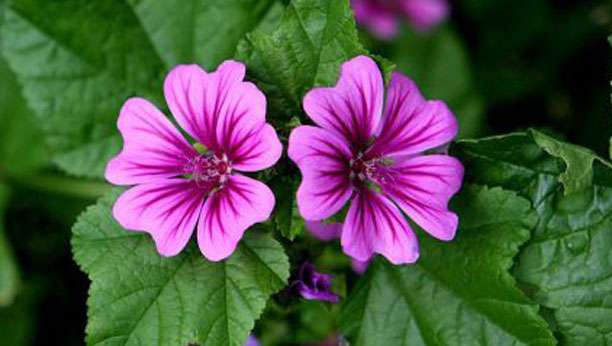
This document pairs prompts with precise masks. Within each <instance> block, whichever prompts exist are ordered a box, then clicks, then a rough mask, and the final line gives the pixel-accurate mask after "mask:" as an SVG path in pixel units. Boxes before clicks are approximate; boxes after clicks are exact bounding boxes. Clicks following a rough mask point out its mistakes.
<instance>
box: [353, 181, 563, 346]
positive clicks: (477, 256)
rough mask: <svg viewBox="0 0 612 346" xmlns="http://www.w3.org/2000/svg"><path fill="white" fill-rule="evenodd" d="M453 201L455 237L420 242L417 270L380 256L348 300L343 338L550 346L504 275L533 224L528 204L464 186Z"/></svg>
mask: <svg viewBox="0 0 612 346" xmlns="http://www.w3.org/2000/svg"><path fill="white" fill-rule="evenodd" d="M453 202H454V203H453V204H454V205H453V210H455V211H456V212H457V213H458V214H459V218H460V220H461V222H460V224H459V225H460V229H459V231H458V234H457V237H456V239H455V240H453V241H452V242H449V243H442V242H439V241H437V240H434V239H432V238H431V237H430V236H424V237H420V244H421V258H420V259H419V261H418V262H417V263H416V264H415V265H405V266H394V265H391V264H390V263H388V262H386V261H384V260H382V258H380V257H379V258H377V260H375V261H374V263H373V264H372V265H371V267H370V268H369V269H368V271H367V273H366V275H365V276H364V277H363V278H362V279H361V280H360V281H359V283H358V284H357V287H356V288H355V289H354V291H353V293H352V294H351V296H349V297H348V298H347V300H346V305H345V307H344V310H343V317H342V325H343V328H344V330H345V332H346V333H347V334H348V335H350V336H351V337H352V339H353V340H354V342H355V345H490V344H495V345H553V344H554V343H555V341H554V338H553V336H552V334H551V333H550V331H549V330H548V329H547V325H546V322H545V321H544V320H543V319H542V318H541V317H540V316H539V315H538V307H537V305H535V304H534V303H532V302H531V301H530V300H528V299H527V298H526V297H525V296H524V295H523V294H522V292H521V291H520V290H519V289H517V288H516V287H515V282H514V279H513V278H512V277H511V276H510V274H509V273H508V270H509V268H510V267H511V266H512V263H513V262H512V259H513V257H514V256H515V255H516V254H517V252H518V251H519V247H520V246H521V245H522V244H523V243H524V242H525V241H526V240H527V239H528V238H529V230H530V228H532V227H533V225H534V222H535V218H534V217H533V216H534V215H533V212H532V209H531V207H530V204H529V201H527V200H525V199H524V198H521V197H518V196H517V195H516V194H515V193H512V192H508V191H504V190H502V189H500V188H493V189H489V188H486V187H479V186H465V187H464V189H463V191H462V192H461V193H460V194H459V195H458V196H457V197H456V198H455V199H454V201H453Z"/></svg>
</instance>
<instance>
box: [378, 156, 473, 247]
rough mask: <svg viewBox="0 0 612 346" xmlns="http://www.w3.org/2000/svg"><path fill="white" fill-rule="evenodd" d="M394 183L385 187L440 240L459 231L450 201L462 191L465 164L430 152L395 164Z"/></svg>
mask: <svg viewBox="0 0 612 346" xmlns="http://www.w3.org/2000/svg"><path fill="white" fill-rule="evenodd" d="M393 171H394V172H395V173H394V175H393V179H392V183H389V184H383V185H382V190H383V192H384V193H386V194H387V195H389V196H390V197H391V198H392V199H393V200H394V201H395V203H397V205H399V206H400V208H401V209H402V210H403V211H404V212H405V213H406V214H407V215H408V216H409V217H410V218H411V219H412V220H414V221H415V222H416V223H417V224H418V225H419V226H421V228H423V229H424V230H425V231H427V232H428V233H429V234H431V235H432V236H434V237H436V238H438V239H440V240H451V239H453V238H454V236H455V232H456V231H457V222H458V220H457V215H456V214H455V213H453V212H450V211H449V210H448V207H447V205H448V201H449V200H450V198H451V197H452V196H453V195H454V194H455V193H457V191H459V189H460V188H461V182H462V180H463V166H462V165H461V162H459V160H457V159H455V158H453V157H450V156H445V155H426V156H418V157H414V158H411V159H408V160H406V161H404V162H400V163H397V164H396V165H394V166H393Z"/></svg>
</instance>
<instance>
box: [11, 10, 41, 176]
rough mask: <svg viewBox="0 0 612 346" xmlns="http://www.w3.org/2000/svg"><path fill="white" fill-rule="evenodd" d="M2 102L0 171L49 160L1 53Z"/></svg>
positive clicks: (15, 171)
mask: <svg viewBox="0 0 612 346" xmlns="http://www.w3.org/2000/svg"><path fill="white" fill-rule="evenodd" d="M3 9H4V3H3V2H0V24H1V23H2V13H3ZM0 39H1V37H0ZM0 105H2V107H0V124H2V127H1V129H0V172H4V173H8V174H10V175H20V174H23V173H26V172H29V171H32V170H34V169H36V168H40V167H41V166H42V165H44V164H45V163H46V162H47V155H46V151H45V148H44V141H43V140H42V134H41V131H40V129H39V128H38V125H37V124H36V123H35V122H34V120H33V115H32V114H31V113H32V111H31V110H30V109H29V108H28V107H27V106H26V103H25V101H24V99H23V97H22V96H21V87H20V86H19V85H18V84H17V81H16V79H15V75H14V74H13V73H12V71H11V70H10V69H9V67H8V65H7V64H6V61H4V59H2V57H0Z"/></svg>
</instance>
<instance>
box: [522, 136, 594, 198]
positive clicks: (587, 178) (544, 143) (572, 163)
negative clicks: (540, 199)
mask: <svg viewBox="0 0 612 346" xmlns="http://www.w3.org/2000/svg"><path fill="white" fill-rule="evenodd" d="M530 134H531V136H532V137H533V140H534V141H535V142H536V144H537V145H538V146H540V148H542V149H544V150H545V151H546V152H547V153H549V154H550V155H552V156H555V157H558V158H560V159H562V160H563V161H564V162H565V166H566V167H567V168H566V170H565V172H563V173H561V174H560V175H559V181H560V182H561V184H563V186H564V187H565V194H568V195H569V194H572V193H574V192H578V191H582V190H584V189H585V188H589V187H590V186H591V185H592V182H593V161H594V160H595V159H596V158H597V156H596V155H595V153H593V152H592V151H590V150H588V149H586V148H583V147H580V146H577V145H573V144H570V143H564V142H560V141H558V140H555V139H554V138H552V137H549V136H547V135H545V134H543V133H541V132H538V131H536V130H531V131H530ZM602 162H603V161H602Z"/></svg>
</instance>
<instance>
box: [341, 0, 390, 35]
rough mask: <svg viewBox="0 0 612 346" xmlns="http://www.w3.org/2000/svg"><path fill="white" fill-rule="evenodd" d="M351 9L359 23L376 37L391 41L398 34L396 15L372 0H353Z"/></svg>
mask: <svg viewBox="0 0 612 346" xmlns="http://www.w3.org/2000/svg"><path fill="white" fill-rule="evenodd" d="M351 7H352V8H353V12H354V13H355V19H356V20H357V22H358V23H359V24H361V25H364V26H366V27H367V28H368V29H369V30H370V31H371V32H372V33H373V34H374V35H376V37H378V38H380V39H391V38H393V36H395V35H396V34H397V28H398V21H397V18H396V15H395V13H393V12H392V11H390V10H389V9H388V8H387V7H385V6H384V5H382V4H379V3H376V2H374V1H371V0H351Z"/></svg>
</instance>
